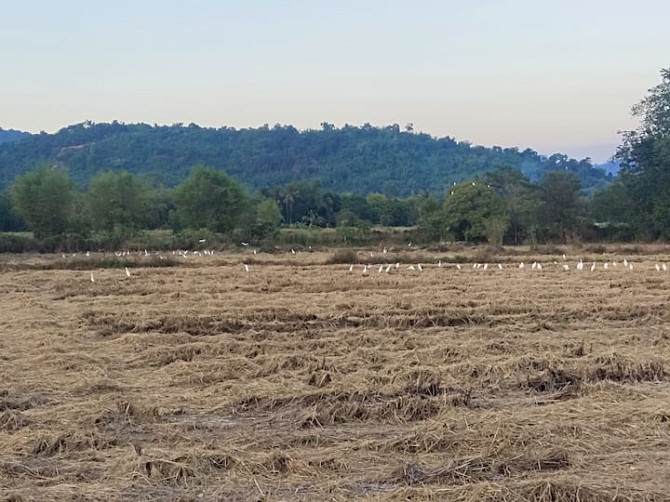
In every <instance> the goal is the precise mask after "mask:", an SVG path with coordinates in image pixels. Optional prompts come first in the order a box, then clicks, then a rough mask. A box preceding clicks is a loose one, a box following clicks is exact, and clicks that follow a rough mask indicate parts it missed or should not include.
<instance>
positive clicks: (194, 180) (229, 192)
mask: <svg viewBox="0 0 670 502" xmlns="http://www.w3.org/2000/svg"><path fill="white" fill-rule="evenodd" d="M174 199H175V204H176V206H177V215H178V219H179V222H180V224H181V225H182V226H184V227H188V228H195V229H199V228H207V229H209V230H211V231H213V232H220V233H229V232H231V231H232V230H234V229H235V228H236V227H237V225H238V223H239V222H240V221H241V218H242V216H243V214H244V212H245V211H246V210H247V209H248V208H247V203H248V197H247V194H246V192H245V190H244V188H242V185H240V184H239V183H238V182H237V181H236V180H234V179H233V178H231V177H230V176H228V175H227V174H226V173H224V172H223V171H219V170H216V169H212V168H210V167H206V166H196V167H194V168H193V169H192V170H191V174H190V175H189V177H188V179H186V181H184V182H183V183H181V184H180V185H179V186H177V187H176V188H175V192H174Z"/></svg>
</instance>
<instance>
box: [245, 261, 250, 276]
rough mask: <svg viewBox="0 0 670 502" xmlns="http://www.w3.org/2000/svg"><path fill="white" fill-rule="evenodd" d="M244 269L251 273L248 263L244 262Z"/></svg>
mask: <svg viewBox="0 0 670 502" xmlns="http://www.w3.org/2000/svg"><path fill="white" fill-rule="evenodd" d="M244 271H245V272H246V273H247V274H248V273H249V265H247V264H246V263H245V264H244Z"/></svg>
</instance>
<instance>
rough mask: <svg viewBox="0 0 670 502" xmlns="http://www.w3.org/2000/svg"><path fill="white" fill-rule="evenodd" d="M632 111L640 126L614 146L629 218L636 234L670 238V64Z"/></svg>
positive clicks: (626, 134)
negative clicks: (630, 204) (631, 208)
mask: <svg viewBox="0 0 670 502" xmlns="http://www.w3.org/2000/svg"><path fill="white" fill-rule="evenodd" d="M632 113H633V115H634V116H635V117H638V118H639V119H640V127H639V128H638V129H637V130H634V131H628V132H626V133H624V135H623V141H622V143H621V145H620V146H619V149H618V150H617V157H618V158H619V159H620V160H621V166H622V168H621V172H620V180H621V183H622V184H623V186H624V187H625V190H626V192H627V194H628V195H629V197H630V200H631V201H633V204H634V208H633V210H632V211H631V213H630V216H629V218H628V219H629V221H630V222H631V225H632V227H633V228H634V229H635V232H636V234H638V235H640V234H646V235H647V236H648V237H649V238H657V237H659V236H663V237H665V238H670V221H669V218H668V214H669V213H670V210H669V209H668V205H669V204H670V199H669V198H668V196H667V194H668V191H670V68H668V69H663V70H661V83H660V84H658V85H656V86H655V87H653V88H651V89H649V94H648V95H647V96H646V97H645V98H644V99H643V100H642V101H640V102H639V103H638V104H636V105H634V106H633V108H632Z"/></svg>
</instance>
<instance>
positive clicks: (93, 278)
mask: <svg viewBox="0 0 670 502" xmlns="http://www.w3.org/2000/svg"><path fill="white" fill-rule="evenodd" d="M91 282H95V277H93V272H91Z"/></svg>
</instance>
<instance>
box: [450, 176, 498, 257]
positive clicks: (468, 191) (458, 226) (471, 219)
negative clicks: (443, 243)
mask: <svg viewBox="0 0 670 502" xmlns="http://www.w3.org/2000/svg"><path fill="white" fill-rule="evenodd" d="M444 211H445V216H444V217H445V224H446V230H447V231H448V232H450V233H452V234H453V236H454V237H455V238H456V239H457V240H465V241H469V242H480V241H483V240H486V239H487V237H489V238H490V239H491V240H490V241H489V242H490V243H491V244H494V245H497V244H498V242H496V241H497V240H499V238H500V237H499V236H498V233H499V231H500V229H501V228H502V229H503V230H502V232H503V234H504V231H505V230H506V228H507V224H508V223H509V215H508V214H507V211H506V209H505V205H504V203H503V201H502V199H500V198H499V197H498V196H497V195H496V194H495V192H494V191H493V189H492V188H490V187H489V186H487V185H486V184H485V183H482V182H481V181H474V182H469V183H463V184H460V185H456V186H454V187H452V188H451V189H450V190H449V191H448V192H447V194H446V196H445V200H444ZM487 226H488V228H487ZM487 230H488V232H487ZM493 230H495V235H494V232H493Z"/></svg>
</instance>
